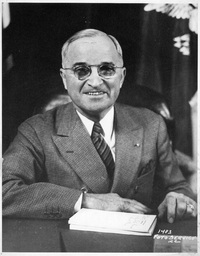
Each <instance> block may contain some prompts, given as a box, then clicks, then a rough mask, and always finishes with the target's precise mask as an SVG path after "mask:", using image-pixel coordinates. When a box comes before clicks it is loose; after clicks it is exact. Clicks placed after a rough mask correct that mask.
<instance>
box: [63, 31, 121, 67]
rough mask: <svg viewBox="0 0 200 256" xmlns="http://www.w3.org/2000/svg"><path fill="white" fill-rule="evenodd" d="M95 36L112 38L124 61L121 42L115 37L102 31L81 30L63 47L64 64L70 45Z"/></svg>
mask: <svg viewBox="0 0 200 256" xmlns="http://www.w3.org/2000/svg"><path fill="white" fill-rule="evenodd" d="M95 36H104V37H108V38H110V40H111V41H112V42H113V44H114V45H115V47H116V50H117V52H118V54H119V56H120V58H121V59H122V61H123V54H122V48H121V46H120V44H119V42H118V41H117V39H116V38H115V37H114V36H111V35H108V34H106V33H104V32H102V31H100V30H97V29H84V30H81V31H79V32H77V33H76V34H74V35H73V36H71V37H70V38H69V39H68V40H67V41H66V42H65V43H64V45H63V47H62V52H61V56H62V64H64V62H65V61H66V59H67V51H68V48H69V45H70V44H71V43H72V42H74V41H76V40H78V39H80V38H84V37H95Z"/></svg>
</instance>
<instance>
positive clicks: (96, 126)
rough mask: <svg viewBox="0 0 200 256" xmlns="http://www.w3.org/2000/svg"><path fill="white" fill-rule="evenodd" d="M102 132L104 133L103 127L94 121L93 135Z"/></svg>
mask: <svg viewBox="0 0 200 256" xmlns="http://www.w3.org/2000/svg"><path fill="white" fill-rule="evenodd" d="M100 134H102V135H104V131H103V128H102V127H101V125H100V123H94V126H93V130H92V137H93V136H95V135H96V136H99V135H100Z"/></svg>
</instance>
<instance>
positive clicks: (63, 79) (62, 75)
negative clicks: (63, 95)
mask: <svg viewBox="0 0 200 256" xmlns="http://www.w3.org/2000/svg"><path fill="white" fill-rule="evenodd" d="M60 76H61V78H62V81H63V84H64V87H65V89H66V90H67V82H66V76H65V72H64V70H63V69H62V68H61V69H60Z"/></svg>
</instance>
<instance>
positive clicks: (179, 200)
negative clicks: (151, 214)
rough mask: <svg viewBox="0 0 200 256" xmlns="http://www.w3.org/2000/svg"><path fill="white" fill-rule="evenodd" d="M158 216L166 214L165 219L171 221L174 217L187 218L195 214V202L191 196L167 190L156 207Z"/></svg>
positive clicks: (161, 216)
mask: <svg viewBox="0 0 200 256" xmlns="http://www.w3.org/2000/svg"><path fill="white" fill-rule="evenodd" d="M158 213H159V214H158V218H163V217H164V216H165V214H166V217H167V221H168V222H169V223H173V222H174V221H175V219H187V218H190V217H196V216H197V204H196V202H195V201H194V200H192V199H191V198H189V197H187V196H185V195H183V194H180V193H176V192H169V193H168V194H167V195H166V197H165V199H164V200H163V202H162V203H161V204H160V205H159V207H158Z"/></svg>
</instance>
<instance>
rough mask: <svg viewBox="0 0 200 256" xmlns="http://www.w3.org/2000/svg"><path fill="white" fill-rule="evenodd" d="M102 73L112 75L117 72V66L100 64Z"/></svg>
mask: <svg viewBox="0 0 200 256" xmlns="http://www.w3.org/2000/svg"><path fill="white" fill-rule="evenodd" d="M100 73H101V75H104V76H112V75H114V74H115V67H114V66H112V65H102V66H100Z"/></svg>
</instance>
